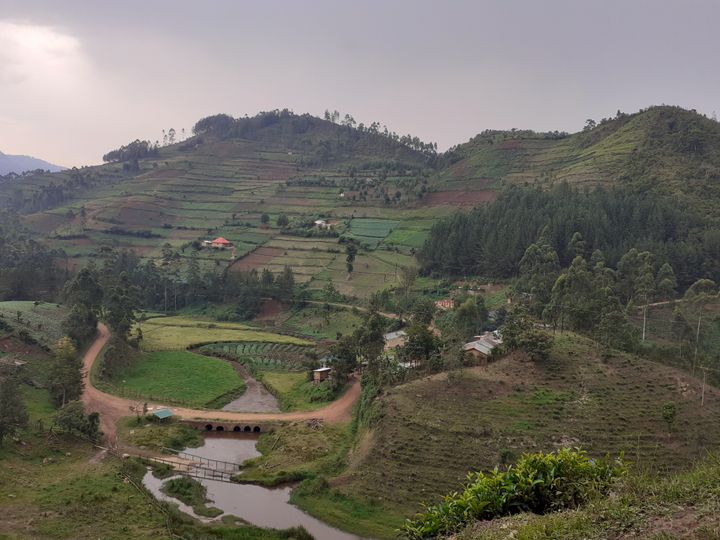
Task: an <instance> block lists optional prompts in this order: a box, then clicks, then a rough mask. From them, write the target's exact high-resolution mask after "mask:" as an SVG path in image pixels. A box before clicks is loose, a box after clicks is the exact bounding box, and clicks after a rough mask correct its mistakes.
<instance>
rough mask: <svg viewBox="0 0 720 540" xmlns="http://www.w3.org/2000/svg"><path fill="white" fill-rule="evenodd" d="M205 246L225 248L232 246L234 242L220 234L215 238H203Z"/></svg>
mask: <svg viewBox="0 0 720 540" xmlns="http://www.w3.org/2000/svg"><path fill="white" fill-rule="evenodd" d="M202 245H203V247H207V248H215V249H225V248H229V247H232V242H230V241H229V240H226V239H225V238H223V237H222V236H219V237H218V238H216V239H215V240H203V243H202Z"/></svg>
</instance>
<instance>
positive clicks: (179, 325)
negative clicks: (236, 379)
mask: <svg viewBox="0 0 720 540" xmlns="http://www.w3.org/2000/svg"><path fill="white" fill-rule="evenodd" d="M138 324H139V325H140V327H141V328H142V333H143V339H142V343H141V348H142V349H143V350H144V351H167V350H183V349H186V348H188V347H190V346H193V345H199V344H201V343H214V342H218V341H265V342H270V343H290V344H295V345H309V344H310V342H308V341H306V340H302V339H299V338H295V337H292V336H284V335H281V334H274V333H271V332H263V331H259V330H256V329H253V328H252V327H250V326H247V325H244V324H239V323H231V322H213V321H204V320H199V319H194V318H190V317H182V316H176V317H158V318H153V319H148V320H146V321H142V322H141V323H138Z"/></svg>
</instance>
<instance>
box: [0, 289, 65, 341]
mask: <svg viewBox="0 0 720 540" xmlns="http://www.w3.org/2000/svg"><path fill="white" fill-rule="evenodd" d="M67 314H68V310H67V308H65V307H63V306H60V305H58V304H49V303H46V302H39V303H35V302H30V301H21V300H19V301H12V302H0V334H2V333H3V331H2V326H8V327H10V328H12V329H13V330H14V331H15V332H16V333H20V332H24V333H27V334H28V335H29V336H30V337H31V338H32V339H34V340H35V341H37V342H38V343H39V344H40V345H42V346H44V347H47V348H52V347H54V346H55V344H56V343H57V342H58V340H59V339H60V338H62V337H63V336H64V335H65V334H64V332H63V331H62V321H63V319H64V318H65V317H66V316H67Z"/></svg>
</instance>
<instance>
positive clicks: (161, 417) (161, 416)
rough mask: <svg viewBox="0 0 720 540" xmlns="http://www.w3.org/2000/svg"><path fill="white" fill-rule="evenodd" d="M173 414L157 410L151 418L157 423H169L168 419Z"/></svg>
mask: <svg viewBox="0 0 720 540" xmlns="http://www.w3.org/2000/svg"><path fill="white" fill-rule="evenodd" d="M172 416H173V413H172V411H171V410H170V409H158V410H157V411H155V412H154V413H153V417H154V418H155V420H157V421H158V422H166V421H169V419H170V418H172Z"/></svg>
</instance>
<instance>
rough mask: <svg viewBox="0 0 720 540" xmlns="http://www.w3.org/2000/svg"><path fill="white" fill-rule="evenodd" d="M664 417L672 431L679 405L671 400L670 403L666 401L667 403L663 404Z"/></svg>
mask: <svg viewBox="0 0 720 540" xmlns="http://www.w3.org/2000/svg"><path fill="white" fill-rule="evenodd" d="M662 417H663V420H665V423H666V424H667V426H668V431H670V429H671V428H672V426H673V424H674V423H675V420H676V419H677V405H675V403H672V402H669V403H666V404H665V405H663V407H662Z"/></svg>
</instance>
